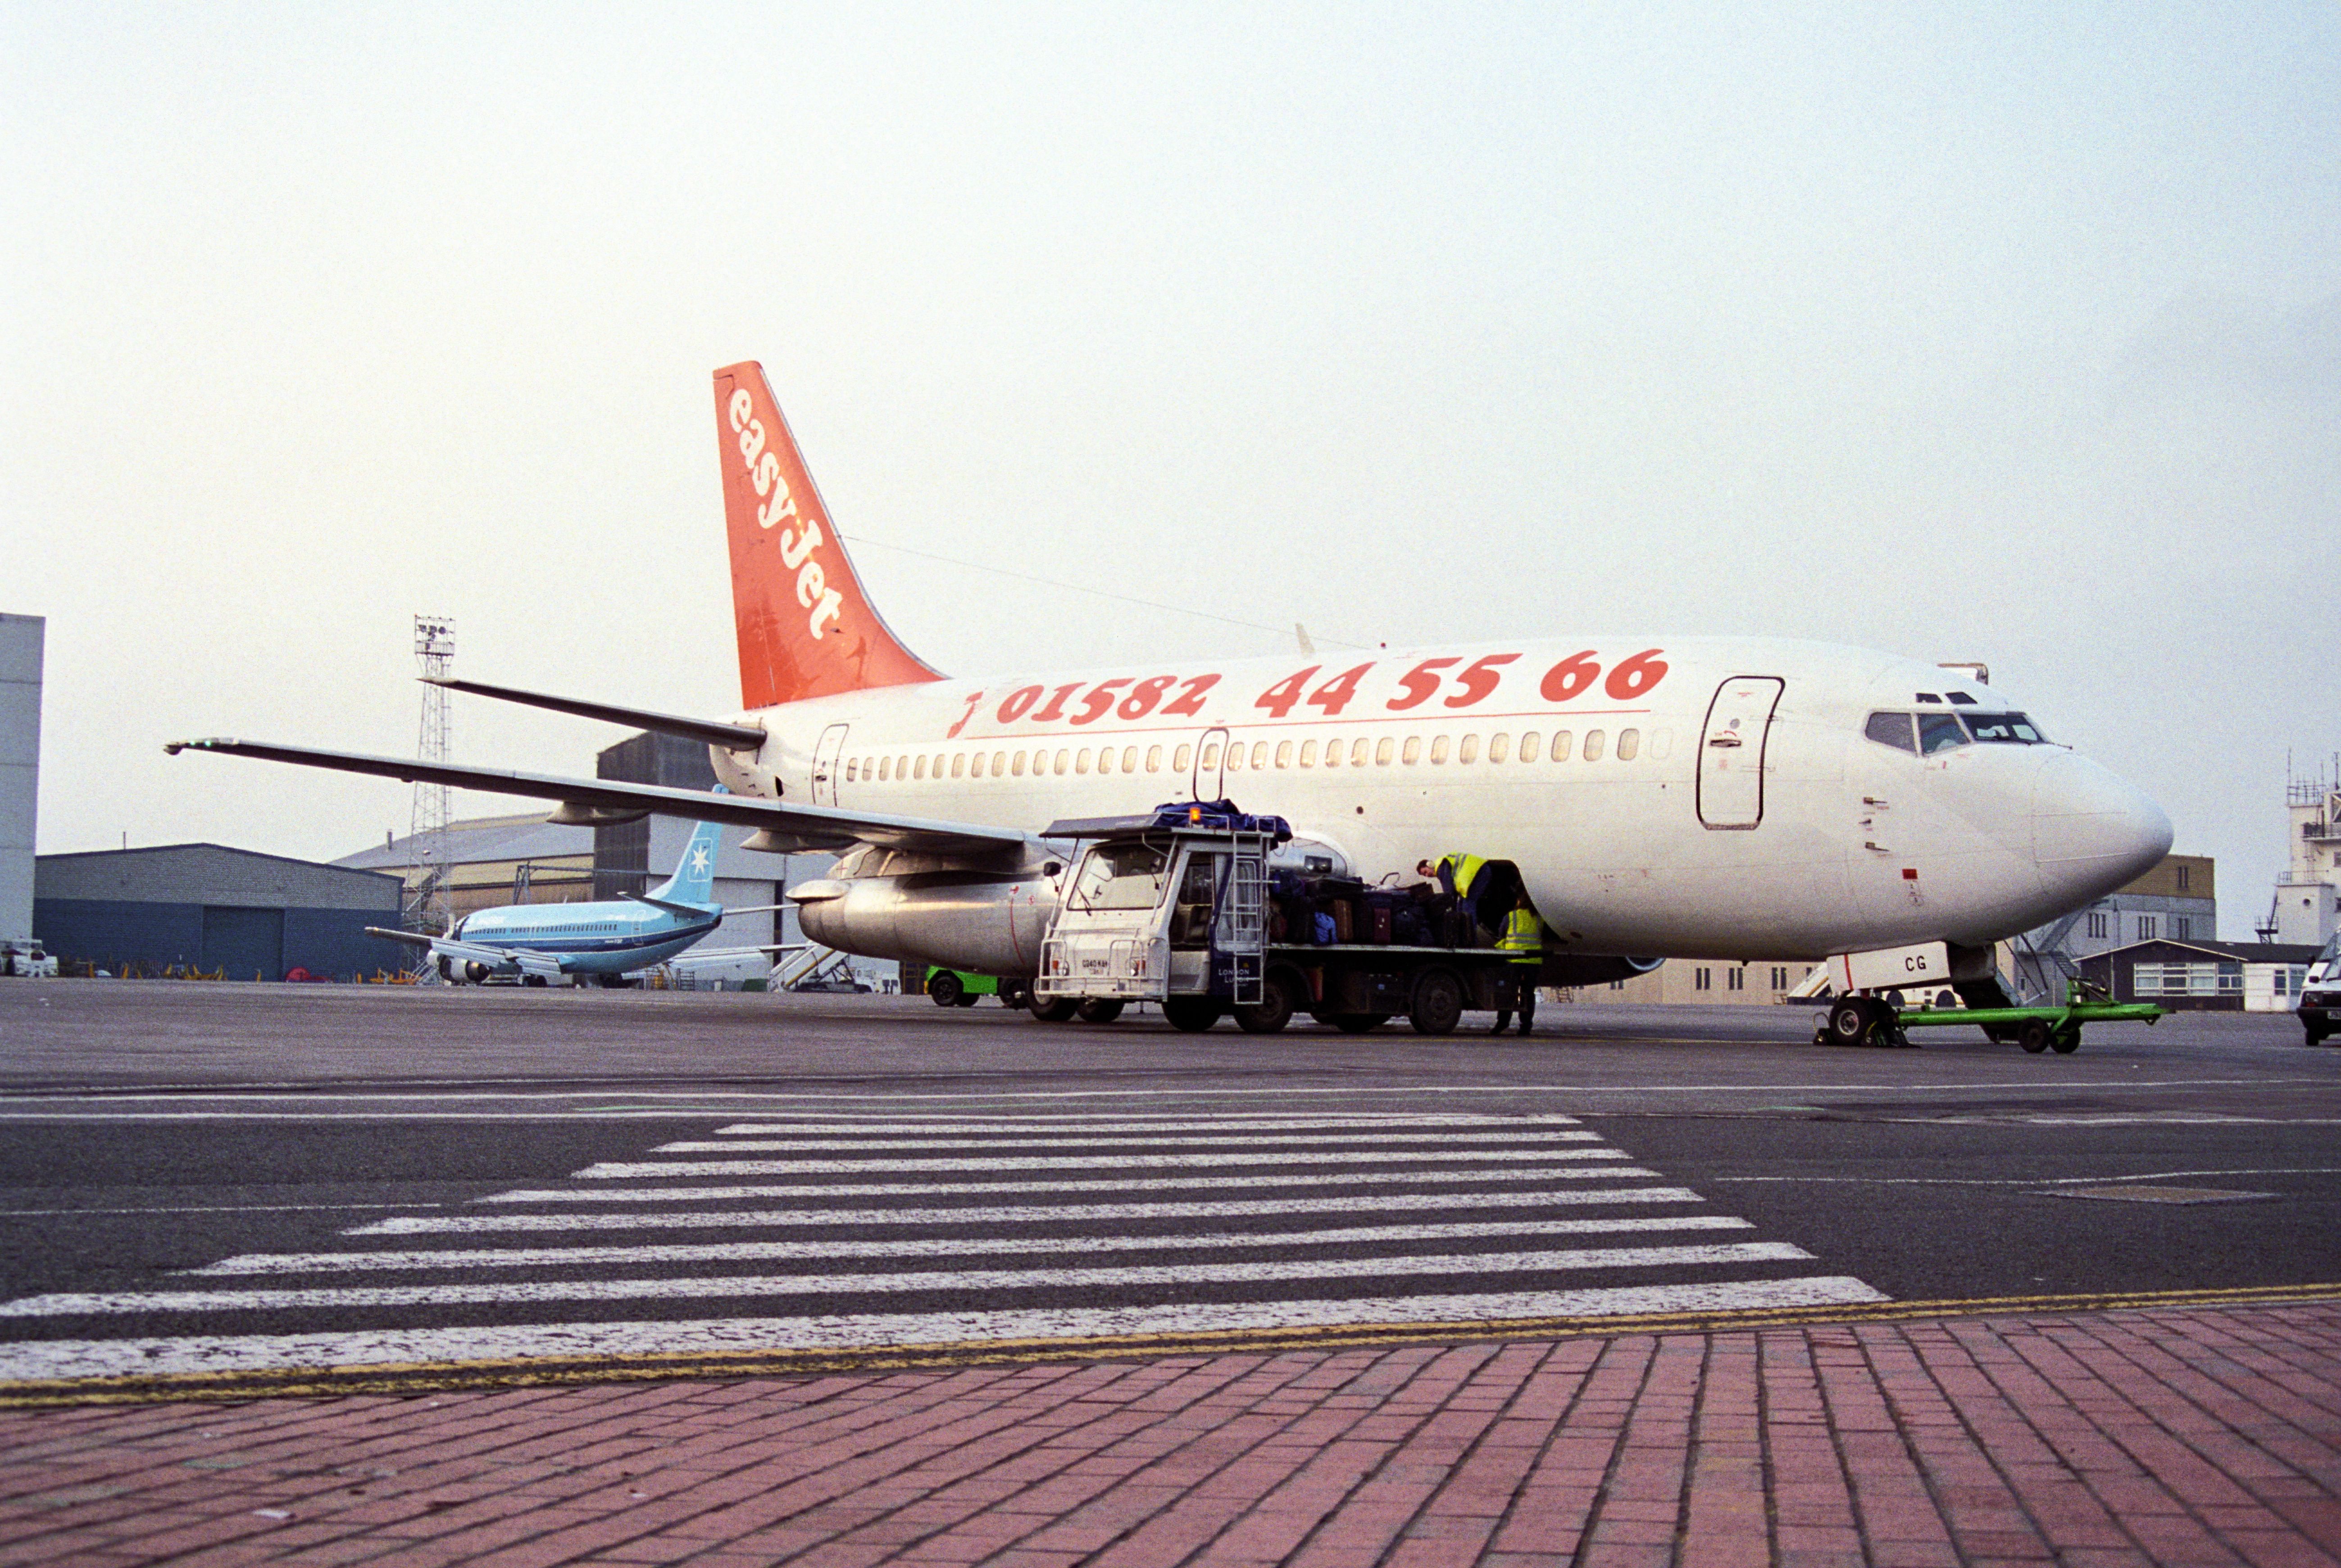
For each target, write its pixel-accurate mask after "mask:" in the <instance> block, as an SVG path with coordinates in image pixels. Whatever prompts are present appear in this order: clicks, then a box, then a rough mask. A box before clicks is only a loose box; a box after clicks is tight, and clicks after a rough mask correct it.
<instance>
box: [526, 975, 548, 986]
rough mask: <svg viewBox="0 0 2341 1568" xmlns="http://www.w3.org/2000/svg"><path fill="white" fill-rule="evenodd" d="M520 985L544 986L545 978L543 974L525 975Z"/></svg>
mask: <svg viewBox="0 0 2341 1568" xmlns="http://www.w3.org/2000/svg"><path fill="white" fill-rule="evenodd" d="M520 983H521V984H523V985H542V984H544V976H543V975H542V974H523V975H522V976H521V977H520Z"/></svg>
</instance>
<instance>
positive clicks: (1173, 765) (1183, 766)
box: [1170, 745, 1195, 774]
mask: <svg viewBox="0 0 2341 1568" xmlns="http://www.w3.org/2000/svg"><path fill="white" fill-rule="evenodd" d="M1194 754H1195V748H1194V747H1193V746H1191V745H1182V746H1180V748H1179V749H1178V750H1177V751H1175V752H1172V753H1171V754H1170V771H1171V772H1172V773H1174V774H1182V773H1185V772H1186V771H1187V761H1188V759H1189V758H1190V757H1192V756H1193V755H1194Z"/></svg>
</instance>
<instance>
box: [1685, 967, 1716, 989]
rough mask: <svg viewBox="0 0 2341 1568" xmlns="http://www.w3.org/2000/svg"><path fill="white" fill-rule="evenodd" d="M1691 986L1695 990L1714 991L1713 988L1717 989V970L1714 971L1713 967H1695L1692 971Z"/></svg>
mask: <svg viewBox="0 0 2341 1568" xmlns="http://www.w3.org/2000/svg"><path fill="white" fill-rule="evenodd" d="M1690 988H1691V989H1692V990H1693V991H1712V990H1714V989H1715V971H1713V970H1712V969H1694V970H1692V971H1691V972H1690Z"/></svg>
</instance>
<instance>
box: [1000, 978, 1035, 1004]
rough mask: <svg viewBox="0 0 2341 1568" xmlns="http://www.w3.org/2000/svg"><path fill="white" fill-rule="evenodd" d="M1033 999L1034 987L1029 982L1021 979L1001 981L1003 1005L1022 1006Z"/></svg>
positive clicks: (1001, 1000)
mask: <svg viewBox="0 0 2341 1568" xmlns="http://www.w3.org/2000/svg"><path fill="white" fill-rule="evenodd" d="M1031 1000H1032V987H1031V984H1028V983H1026V982H1024V981H1021V980H1003V981H1001V983H1000V1004H1001V1006H1002V1007H1021V1006H1023V1005H1024V1004H1026V1003H1027V1002H1030V1001H1031Z"/></svg>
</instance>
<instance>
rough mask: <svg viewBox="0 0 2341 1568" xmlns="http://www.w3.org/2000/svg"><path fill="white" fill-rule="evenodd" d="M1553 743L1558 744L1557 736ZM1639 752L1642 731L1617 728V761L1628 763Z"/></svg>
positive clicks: (1640, 751)
mask: <svg viewBox="0 0 2341 1568" xmlns="http://www.w3.org/2000/svg"><path fill="white" fill-rule="evenodd" d="M1554 744H1556V745H1558V744H1559V736H1555V737H1554ZM1641 753H1642V732H1641V731H1639V730H1619V732H1618V750H1617V752H1616V756H1617V758H1618V760H1619V762H1621V763H1629V762H1632V761H1633V760H1634V759H1635V758H1636V757H1638V756H1639V755H1640V754H1641Z"/></svg>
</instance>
